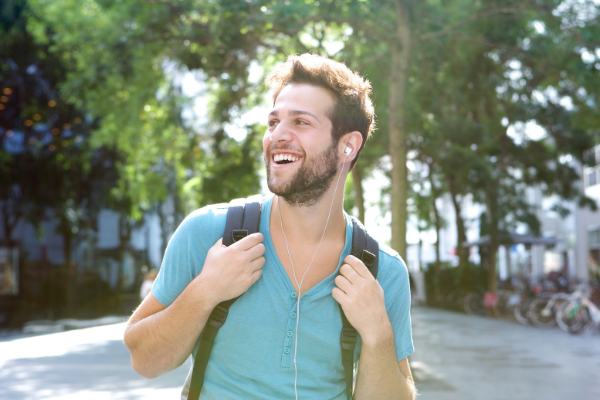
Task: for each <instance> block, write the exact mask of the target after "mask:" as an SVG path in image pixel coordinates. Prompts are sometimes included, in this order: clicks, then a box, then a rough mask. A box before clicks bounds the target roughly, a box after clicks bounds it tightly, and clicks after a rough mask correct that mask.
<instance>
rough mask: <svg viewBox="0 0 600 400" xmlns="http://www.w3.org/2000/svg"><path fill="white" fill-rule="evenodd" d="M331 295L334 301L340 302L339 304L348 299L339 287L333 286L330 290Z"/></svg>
mask: <svg viewBox="0 0 600 400" xmlns="http://www.w3.org/2000/svg"><path fill="white" fill-rule="evenodd" d="M331 295H332V296H333V298H334V299H335V301H337V302H338V303H340V305H341V304H343V303H346V300H347V299H348V295H347V294H346V293H344V292H343V291H342V289H340V288H339V287H334V288H333V290H331Z"/></svg>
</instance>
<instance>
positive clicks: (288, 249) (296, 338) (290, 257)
mask: <svg viewBox="0 0 600 400" xmlns="http://www.w3.org/2000/svg"><path fill="white" fill-rule="evenodd" d="M348 149H349V148H348V147H346V151H345V153H346V157H344V162H343V163H342V170H341V171H340V174H339V175H338V179H337V182H336V183H335V190H334V191H333V198H332V199H331V205H330V206H329V214H327V221H326V222H325V228H324V229H323V234H322V235H321V241H320V242H319V246H318V247H317V250H316V251H315V253H314V254H313V257H312V260H310V264H308V268H306V271H304V275H302V279H301V280H300V283H298V278H297V277H296V269H295V268H294V262H293V261H292V256H291V255H290V247H289V245H288V240H287V237H286V236H285V231H284V230H283V221H282V219H281V208H280V207H279V198H277V211H278V212H279V225H280V226H281V233H283V238H284V239H285V248H286V250H287V253H288V258H289V260H290V264H291V265H292V272H293V273H294V281H296V286H298V301H296V333H295V337H294V339H295V343H294V392H295V394H296V400H298V388H297V384H298V366H297V364H296V354H297V353H298V324H299V323H300V298H301V297H302V283H303V282H304V277H305V276H306V273H307V272H308V270H309V269H310V267H311V266H312V264H313V261H315V257H316V255H317V253H318V252H319V249H320V248H321V244H322V243H323V238H324V237H325V231H327V225H329V217H331V210H332V209H333V202H334V201H335V195H336V193H337V189H338V185H339V183H340V178H341V177H342V173H343V172H344V165H345V163H346V158H348V155H349V154H350V152H351V151H348Z"/></svg>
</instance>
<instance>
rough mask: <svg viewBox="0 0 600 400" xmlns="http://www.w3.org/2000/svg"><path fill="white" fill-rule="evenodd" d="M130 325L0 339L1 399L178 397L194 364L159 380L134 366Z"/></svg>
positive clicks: (156, 398) (108, 399)
mask: <svg viewBox="0 0 600 400" xmlns="http://www.w3.org/2000/svg"><path fill="white" fill-rule="evenodd" d="M124 328H125V324H123V323H121V324H115V325H107V326H101V327H95V328H88V329H80V330H74V331H68V332H61V333H53V334H47V335H40V336H35V337H23V336H13V337H8V338H5V339H2V340H1V341H0V399H2V400H5V399H6V400H41V399H43V400H59V399H60V400H76V399H77V400H81V399H85V400H113V399H115V400H120V399H123V400H125V399H126V400H138V399H139V400H142V399H144V400H146V399H148V400H167V399H179V397H180V393H181V386H182V385H183V382H184V381H185V377H186V375H187V371H188V370H189V367H190V364H189V363H190V361H189V360H188V361H187V362H186V363H184V365H183V366H181V367H179V368H178V369H176V370H174V371H171V372H169V373H167V374H165V375H163V376H160V377H158V378H156V379H154V380H148V379H145V378H142V377H141V376H139V375H138V374H136V373H135V371H133V369H132V368H131V364H130V359H129V351H128V350H127V348H126V347H125V345H124V344H123V330H124Z"/></svg>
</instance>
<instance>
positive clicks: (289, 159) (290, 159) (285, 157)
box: [272, 154, 301, 165]
mask: <svg viewBox="0 0 600 400" xmlns="http://www.w3.org/2000/svg"><path fill="white" fill-rule="evenodd" d="M272 158H273V162H274V163H275V164H277V165H286V164H292V163H294V162H296V161H298V160H299V159H300V158H301V157H298V156H295V155H292V154H274V155H273V157H272Z"/></svg>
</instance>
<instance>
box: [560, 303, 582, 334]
mask: <svg viewBox="0 0 600 400" xmlns="http://www.w3.org/2000/svg"><path fill="white" fill-rule="evenodd" d="M559 319H560V321H561V323H562V324H564V325H565V327H566V328H567V332H569V333H571V334H574V335H577V334H580V333H583V332H584V331H585V328H586V327H587V325H588V324H589V322H590V314H589V311H588V309H587V308H586V307H585V306H582V305H581V304H579V303H578V302H572V303H569V304H567V306H566V307H564V308H563V309H562V310H560V312H559V313H558V315H557V322H558V320H559Z"/></svg>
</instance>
